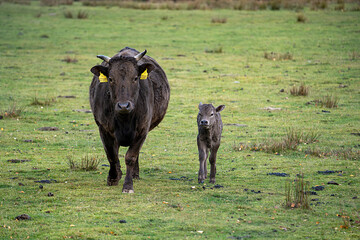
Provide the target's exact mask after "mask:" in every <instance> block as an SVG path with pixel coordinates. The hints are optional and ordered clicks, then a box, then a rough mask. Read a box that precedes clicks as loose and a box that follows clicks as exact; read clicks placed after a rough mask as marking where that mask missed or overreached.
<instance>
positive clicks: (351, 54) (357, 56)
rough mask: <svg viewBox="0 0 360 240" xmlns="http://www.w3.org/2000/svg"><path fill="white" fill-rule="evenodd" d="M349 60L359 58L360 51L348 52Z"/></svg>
mask: <svg viewBox="0 0 360 240" xmlns="http://www.w3.org/2000/svg"><path fill="white" fill-rule="evenodd" d="M349 56H350V60H356V59H359V58H360V53H359V52H357V51H352V52H351V53H350V54H349Z"/></svg>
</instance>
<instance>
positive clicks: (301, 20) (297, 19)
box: [296, 13, 307, 23]
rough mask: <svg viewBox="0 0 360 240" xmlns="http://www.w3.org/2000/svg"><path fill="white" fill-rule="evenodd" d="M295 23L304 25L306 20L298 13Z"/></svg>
mask: <svg viewBox="0 0 360 240" xmlns="http://www.w3.org/2000/svg"><path fill="white" fill-rule="evenodd" d="M296 21H297V22H299V23H305V22H306V21H307V18H306V17H305V15H304V14H303V13H300V14H298V15H297V16H296Z"/></svg>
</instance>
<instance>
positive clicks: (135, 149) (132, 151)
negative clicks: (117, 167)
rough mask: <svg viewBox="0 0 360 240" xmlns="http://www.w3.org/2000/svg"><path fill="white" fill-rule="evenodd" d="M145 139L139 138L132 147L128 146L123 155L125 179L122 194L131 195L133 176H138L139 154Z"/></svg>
mask: <svg viewBox="0 0 360 240" xmlns="http://www.w3.org/2000/svg"><path fill="white" fill-rule="evenodd" d="M145 138H146V137H143V138H141V139H140V140H139V141H137V142H136V143H135V144H134V145H132V146H130V147H129V149H128V151H127V152H126V155H125V163H126V177H125V181H124V185H123V189H122V192H123V193H133V192H134V187H133V176H134V174H135V175H136V173H137V174H139V165H138V164H139V162H138V159H139V153H140V149H141V147H142V145H143V143H144V141H145Z"/></svg>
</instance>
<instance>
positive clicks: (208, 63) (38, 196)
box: [0, 1, 360, 239]
mask: <svg viewBox="0 0 360 240" xmlns="http://www.w3.org/2000/svg"><path fill="white" fill-rule="evenodd" d="M69 12H70V13H71V15H72V16H73V17H72V18H68V17H69V15H70V14H69ZM79 13H81V14H82V15H83V16H84V15H86V17H85V18H83V19H80V18H77V16H78V15H79ZM81 14H80V15H81ZM299 14H302V17H305V18H306V21H305V22H303V21H299V20H298V19H299ZM65 16H68V17H65ZM301 19H302V18H301ZM0 23H1V28H0V60H1V65H0V116H1V117H0V118H1V119H0V129H1V130H0V224H1V228H0V239H67V238H72V239H205V238H206V239H247V238H249V239H306V238H309V239H358V238H360V188H359V186H360V165H359V155H360V145H359V137H360V136H359V135H360V128H359V126H360V125H359V122H360V111H359V109H360V95H359V94H360V41H359V39H360V31H359V25H360V12H358V11H344V12H342V11H334V10H325V11H311V10H310V9H307V8H306V9H305V10H303V12H302V13H297V12H294V11H287V10H280V11H234V10H212V11H169V10H134V9H120V8H118V7H107V8H105V7H84V6H82V5H81V4H80V3H75V4H74V5H72V6H56V7H45V6H41V5H40V4H39V2H36V1H34V2H32V4H31V5H15V4H9V3H2V4H1V5H0ZM125 46H129V47H133V48H136V49H137V50H139V51H142V50H144V49H147V50H148V55H149V56H151V57H153V58H155V59H156V60H157V61H158V63H159V64H160V65H161V66H162V67H163V69H164V70H165V72H166V74H167V76H168V79H169V82H170V87H171V100H170V104H169V108H168V112H167V115H166V116H165V119H164V120H163V122H162V123H161V124H160V125H159V127H157V128H156V129H154V130H153V131H152V132H150V133H149V135H148V138H147V140H146V142H145V144H144V146H143V148H142V150H141V154H140V178H141V179H140V180H137V181H135V183H134V189H135V193H134V194H122V193H121V188H122V183H123V179H122V180H121V181H120V184H119V186H117V187H108V186H106V177H107V172H108V167H107V164H108V162H107V160H106V157H105V153H104V150H103V147H102V144H101V141H100V137H99V134H98V130H97V126H96V124H95V122H94V120H93V116H92V114H91V113H87V110H88V109H90V106H89V102H88V88H89V85H90V82H91V79H92V74H91V72H90V68H91V67H92V66H94V65H96V64H99V63H100V60H99V59H97V58H96V55H98V54H104V55H108V56H112V55H113V54H115V53H116V52H117V51H119V50H120V49H122V48H123V47H125ZM300 86H303V87H304V88H306V89H307V95H306V96H301V95H300V96H294V95H292V94H291V92H292V91H293V90H294V89H295V88H298V87H300ZM200 101H201V102H203V103H213V104H214V105H216V106H217V105H220V104H224V105H226V108H225V110H224V111H222V119H223V122H224V131H223V138H222V144H221V146H220V150H219V152H218V159H217V171H218V172H217V178H216V179H217V183H216V184H215V185H214V184H209V183H208V182H206V183H205V184H198V183H197V171H198V167H199V166H198V156H197V146H196V136H197V126H196V115H197V111H198V110H197V106H198V104H199V102H200ZM326 103H330V105H333V106H335V107H326ZM43 127H56V128H57V130H56V129H55V130H56V131H42V130H40V129H41V128H43ZM311 136H312V137H311ZM290 138H291V139H292V140H291V141H290V140H289V139H290ZM305 138H306V139H305ZM294 139H295V140H294ZM307 139H310V140H309V141H306V140H307ZM288 142H291V147H289V146H288V145H287V143H288ZM279 146H280V147H279ZM125 152H126V149H125V148H121V150H120V155H121V158H120V159H121V165H122V168H123V170H124V169H125V163H124V158H123V156H124V154H125ZM85 158H88V159H89V158H90V159H91V158H95V159H96V160H99V161H100V163H99V166H98V169H97V170H95V171H82V170H77V169H71V168H70V166H69V160H70V161H72V162H78V163H80V162H81V161H82V160H84V159H85ZM12 159H17V160H29V161H24V162H20V163H16V161H9V160H12ZM327 170H328V171H332V172H324V171H327ZM319 171H322V172H320V173H319ZM269 173H286V174H287V176H285V177H281V176H276V175H269ZM326 173H328V174H326ZM297 174H300V175H301V174H303V175H304V178H303V180H304V181H305V182H308V186H307V187H306V188H307V189H306V192H307V193H308V195H306V196H307V197H308V203H309V206H310V209H303V208H302V207H298V206H297V205H296V204H295V205H294V204H291V202H290V205H292V206H290V207H286V203H287V202H286V193H287V189H288V188H286V187H285V186H286V184H290V188H291V189H292V187H293V186H294V187H295V186H296V185H297V183H298V182H299V179H300V178H299V177H297ZM295 179H297V180H298V181H294V180H295ZM41 180H49V181H48V182H50V183H42V182H36V181H41ZM336 184H338V185H336ZM40 185H41V186H42V187H41V186H40ZM319 186H323V187H324V189H323V190H322V191H319V190H318V191H316V190H314V189H313V188H312V187H314V188H315V187H319ZM49 193H52V194H53V196H51V194H49ZM295 193H296V190H295ZM310 194H313V195H310ZM314 194H316V195H314ZM21 214H28V215H29V216H30V217H31V220H22V221H18V220H15V217H16V216H18V215H21Z"/></svg>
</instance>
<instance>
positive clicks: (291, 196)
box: [285, 174, 310, 209]
mask: <svg viewBox="0 0 360 240" xmlns="http://www.w3.org/2000/svg"><path fill="white" fill-rule="evenodd" d="M309 186H310V184H309V182H305V181H304V174H297V176H296V179H295V181H294V182H291V181H288V180H287V181H286V182H285V197H286V198H285V207H286V208H301V209H310V204H309V198H308V193H307V191H306V190H307V189H309Z"/></svg>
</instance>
